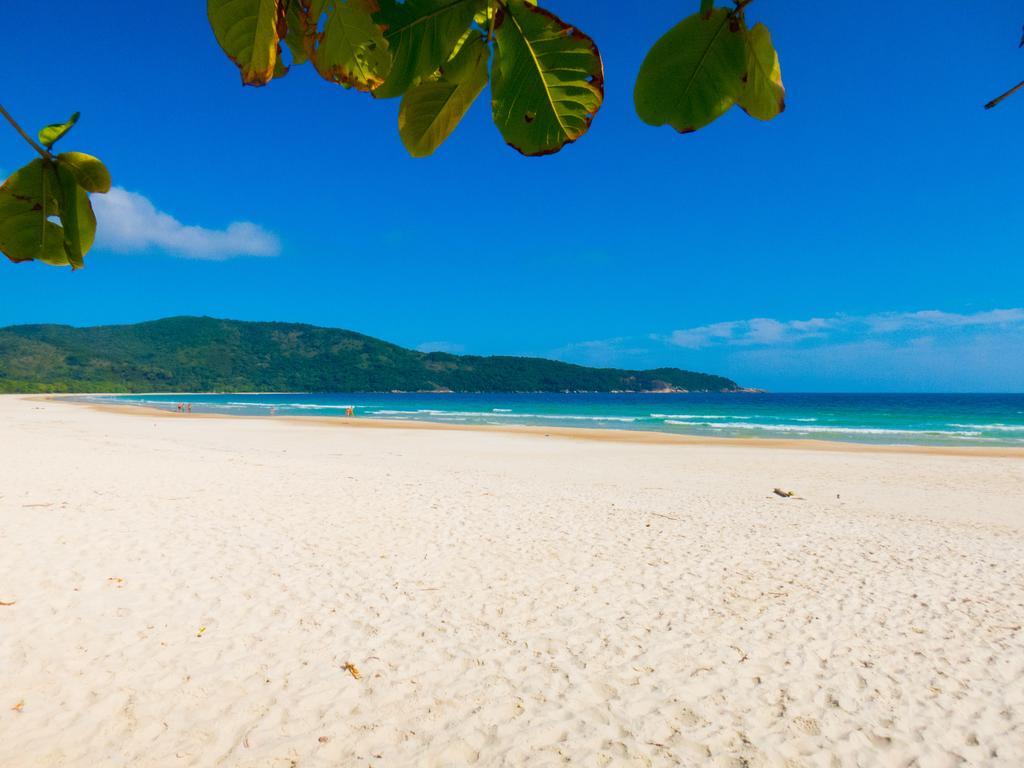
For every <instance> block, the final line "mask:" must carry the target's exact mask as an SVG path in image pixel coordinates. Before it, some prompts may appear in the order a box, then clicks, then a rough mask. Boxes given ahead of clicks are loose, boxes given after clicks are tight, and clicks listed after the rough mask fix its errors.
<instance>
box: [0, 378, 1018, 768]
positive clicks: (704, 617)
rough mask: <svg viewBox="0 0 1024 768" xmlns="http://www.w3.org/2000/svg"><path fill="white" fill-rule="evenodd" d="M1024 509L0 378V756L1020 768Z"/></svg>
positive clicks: (954, 476)
mask: <svg viewBox="0 0 1024 768" xmlns="http://www.w3.org/2000/svg"><path fill="white" fill-rule="evenodd" d="M549 432H550V431H549ZM776 486H781V487H784V488H792V489H793V490H795V491H797V492H798V494H799V497H800V498H794V499H782V498H779V497H777V496H775V495H773V494H772V493H771V491H772V489H773V488H775V487H776ZM1022 499H1024V460H1021V459H1020V458H1016V457H1012V456H986V455H981V454H979V455H976V456H951V455H941V454H927V453H910V452H899V453H879V452H868V451H855V450H840V449H835V448H834V447H833V448H832V449H831V450H815V449H813V448H791V449H790V450H777V449H773V448H771V447H765V446H761V445H740V446H737V445H714V444H702V443H693V444H685V443H678V444H676V443H672V444H669V443H660V442H633V443H623V442H617V441H602V440H578V439H570V438H569V437H568V436H562V435H557V434H555V435H553V436H552V437H550V438H546V437H544V436H543V434H537V433H536V432H532V431H524V432H521V433H509V432H489V431H480V430H435V429H409V428H405V427H401V426H399V427H392V428H388V429H354V428H346V427H334V428H324V427H323V426H322V425H320V424H317V423H300V422H294V421H291V422H289V421H285V420H269V419H266V420H258V419H233V418H224V419H201V418H186V417H180V418H179V417H176V415H172V416H170V417H168V416H155V415H152V414H145V413H135V414H131V415H126V414H123V413H112V412H101V411H98V410H95V409H91V408H86V407H82V406H80V405H73V404H68V403H61V402H55V401H49V402H40V401H32V400H27V399H23V398H17V397H0V697H2V698H0V766H4V767H6V766H17V767H18V768H22V767H23V766H28V767H31V766H50V765H66V766H133V767H134V766H212V765H231V766H235V765H237V766H274V767H277V766H280V767H281V768H286V767H288V766H299V767H305V766H378V767H382V766H463V765H471V764H475V765H483V766H491V765H529V766H549V765H552V766H553V765H566V764H572V765H581V766H606V765H607V766H619V765H636V766H648V765H650V766H670V765H694V766H702V765H715V766H735V767H736V768H740V767H741V766H748V767H751V766H788V767H790V768H794V767H796V766H842V767H845V766H917V767H918V768H929V767H931V766H936V767H939V766H956V765H965V764H966V765H977V766H989V765H991V766H1021V765H1024V629H1022V626H1021V625H1022V622H1024V557H1022V553H1024V501H1022Z"/></svg>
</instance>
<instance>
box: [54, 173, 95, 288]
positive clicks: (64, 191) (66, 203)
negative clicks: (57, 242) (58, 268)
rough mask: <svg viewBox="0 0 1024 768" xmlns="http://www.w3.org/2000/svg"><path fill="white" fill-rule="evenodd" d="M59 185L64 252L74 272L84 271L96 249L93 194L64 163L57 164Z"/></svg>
mask: <svg viewBox="0 0 1024 768" xmlns="http://www.w3.org/2000/svg"><path fill="white" fill-rule="evenodd" d="M57 182H58V184H59V186H60V197H61V205H60V223H61V225H62V226H63V228H64V250H65V252H66V253H67V258H68V263H69V264H70V265H71V268H72V269H81V268H82V267H84V266H85V254H86V253H88V251H89V249H90V248H92V241H93V240H94V239H95V237H96V216H95V215H94V214H93V210H92V203H90V202H89V194H88V193H87V192H86V191H85V190H84V189H82V188H81V187H80V186H78V180H77V178H76V177H75V174H74V172H73V171H72V170H71V169H70V168H69V167H68V166H66V165H63V164H62V163H57Z"/></svg>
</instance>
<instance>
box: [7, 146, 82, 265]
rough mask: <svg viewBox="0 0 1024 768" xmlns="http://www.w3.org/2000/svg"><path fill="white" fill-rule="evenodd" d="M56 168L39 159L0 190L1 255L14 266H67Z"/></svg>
mask: <svg viewBox="0 0 1024 768" xmlns="http://www.w3.org/2000/svg"><path fill="white" fill-rule="evenodd" d="M59 194H60V193H59V188H58V183H57V174H56V171H55V170H54V165H53V163H51V162H50V161H48V160H43V159H38V160H33V161H32V162H31V163H29V164H28V165H26V166H25V167H23V168H20V169H19V170H17V171H15V172H14V173H13V174H11V175H10V177H8V179H7V181H5V182H4V183H3V186H0V252H2V253H3V254H4V255H5V256H7V258H8V259H10V260H11V261H14V262H19V261H42V262H45V263H47V264H52V265H54V266H67V265H68V256H67V252H66V251H65V250H64V232H63V230H62V229H61V228H60V227H59V226H58V225H57V224H55V223H53V222H52V221H49V218H50V217H51V216H59V215H60V212H61V209H60V203H59V198H58V195H59Z"/></svg>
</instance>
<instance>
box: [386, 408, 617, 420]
mask: <svg viewBox="0 0 1024 768" xmlns="http://www.w3.org/2000/svg"><path fill="white" fill-rule="evenodd" d="M367 415H368V416H412V417H415V416H435V417H448V418H451V417H454V416H465V417H469V418H478V419H547V420H553V421H616V422H623V423H632V422H635V421H636V420H637V419H636V417H635V416H575V415H571V414H553V413H511V412H495V411H439V410H435V409H432V408H420V409H417V410H415V411H399V410H391V409H379V410H376V411H367Z"/></svg>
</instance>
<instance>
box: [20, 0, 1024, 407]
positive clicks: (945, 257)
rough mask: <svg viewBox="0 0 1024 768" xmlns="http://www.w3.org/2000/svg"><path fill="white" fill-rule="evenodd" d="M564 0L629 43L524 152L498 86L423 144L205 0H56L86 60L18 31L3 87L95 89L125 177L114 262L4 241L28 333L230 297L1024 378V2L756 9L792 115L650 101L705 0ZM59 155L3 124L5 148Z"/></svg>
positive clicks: (83, 100) (766, 377)
mask: <svg viewBox="0 0 1024 768" xmlns="http://www.w3.org/2000/svg"><path fill="white" fill-rule="evenodd" d="M545 5H546V7H548V8H549V9H551V10H552V11H554V12H556V13H558V14H559V15H561V16H562V17H563V18H564V19H566V20H567V21H569V22H572V23H575V24H578V25H579V26H580V28H581V29H583V30H585V31H586V32H588V33H589V34H590V35H591V36H592V37H594V38H595V39H596V41H597V42H598V45H599V46H600V48H601V51H602V54H603V56H604V60H605V69H606V100H605V105H604V108H603V109H602V110H601V112H600V113H599V114H598V116H597V118H596V120H595V121H594V125H593V128H592V130H591V132H590V134H588V135H587V136H585V137H584V138H583V139H581V140H580V141H579V142H578V143H576V144H575V145H572V146H569V147H567V148H566V149H565V150H564V151H563V152H562V153H560V154H558V155H556V156H553V157H547V158H538V159H527V158H523V157H521V156H520V155H518V154H517V153H516V152H514V151H513V150H511V149H509V148H507V147H505V145H504V144H503V142H502V140H501V138H500V136H499V134H498V132H497V130H496V128H495V127H494V125H493V123H492V122H491V120H490V113H489V101H488V98H487V95H486V93H485V95H484V96H483V97H482V98H481V99H480V100H479V101H478V102H477V104H476V105H475V106H474V108H473V110H472V111H471V113H470V114H469V115H468V116H467V118H466V120H465V121H464V122H463V124H462V126H460V128H459V129H458V130H457V131H456V133H455V135H454V136H453V137H452V139H450V140H449V142H448V143H447V144H446V145H445V146H444V147H442V148H441V150H440V151H439V152H438V153H437V154H436V155H435V156H433V157H431V158H429V159H426V160H413V159H411V158H409V157H408V156H407V154H406V153H405V151H404V149H403V147H402V145H401V143H400V141H399V139H398V136H397V130H396V115H397V109H398V102H397V101H389V102H371V100H370V99H368V98H367V97H365V96H363V95H361V94H357V93H354V92H349V91H345V90H343V89H341V88H339V87H337V86H332V85H329V84H327V83H325V82H324V81H322V80H320V79H319V78H318V77H317V76H316V75H315V73H314V72H312V71H311V70H309V68H308V67H304V68H296V69H294V70H293V71H292V72H291V73H290V74H289V75H288V76H287V77H285V78H284V79H282V80H280V81H277V82H275V83H273V84H271V85H270V86H268V87H266V88H260V89H253V88H243V87H241V85H240V82H239V77H238V73H237V70H235V69H234V68H233V66H232V65H231V64H230V62H228V61H227V59H226V58H225V57H224V56H223V54H222V53H221V52H220V50H219V48H218V47H217V45H216V43H215V41H214V39H213V37H212V34H211V32H210V30H209V27H208V26H207V24H206V19H205V14H204V13H203V11H202V10H201V8H200V6H201V4H200V3H155V2H143V3H139V2H128V0H105V2H102V3H81V2H71V1H70V0H65V1H63V2H53V3H48V4H47V9H48V10H47V21H46V29H47V42H46V45H47V48H48V49H50V50H52V51H59V52H60V55H46V56H41V55H39V45H40V42H39V38H38V37H37V36H33V35H29V34H24V35H13V36H10V39H9V40H8V41H7V50H6V55H7V57H8V59H9V60H10V61H13V62H22V63H23V64H24V66H18V67H13V68H10V69H9V70H8V72H7V74H6V75H5V77H4V88H3V94H2V103H3V104H4V106H5V107H6V108H7V109H8V110H10V111H11V112H12V113H14V114H15V115H16V116H17V117H18V118H19V120H21V121H22V122H23V123H24V124H25V125H26V126H31V127H32V129H33V130H35V129H36V128H38V127H39V126H41V125H42V124H45V123H47V122H52V121H54V120H57V119H63V118H64V117H66V116H67V114H69V113H70V112H72V111H74V110H81V111H82V119H81V122H80V123H79V125H78V126H77V127H76V128H75V129H74V131H73V133H72V134H71V135H70V136H69V137H68V138H67V139H65V140H64V143H63V145H62V148H63V149H78V150H82V151H88V152H91V153H93V154H96V155H98V156H99V157H101V158H102V159H103V160H104V161H105V162H106V163H107V165H108V166H109V168H110V169H111V171H112V173H113V176H114V183H115V185H116V186H117V187H118V191H117V193H116V194H114V195H113V196H112V197H110V198H109V199H107V200H104V201H103V202H102V203H100V202H97V209H98V215H99V218H100V238H101V245H98V246H97V247H96V248H95V249H94V250H93V252H92V253H90V255H89V257H88V259H87V264H88V266H87V268H86V269H85V270H83V271H80V272H78V273H71V272H70V271H68V270H55V269H52V268H47V267H44V266H41V265H35V264H25V265H12V264H7V263H6V262H5V263H4V264H0V324H2V325H7V324H14V323H30V322H32V323H35V322H61V323H71V324H75V325H92V324H100V323H120V322H134V321H139V320H146V319H153V318H157V317H163V316H168V315H176V314H208V315H214V316H219V317H231V318H238V319H253V320H257V319H258V320H289V321H302V322H310V323H316V324H320V325H329V326H337V327H345V328H351V329H353V330H358V331H361V332H364V333H368V334H371V335H374V336H379V337H382V338H385V339H388V340H390V341H394V342H397V343H400V344H403V345H406V346H410V347H418V346H423V347H424V348H441V349H451V350H453V351H460V352H469V353H475V354H492V353H500V354H530V355H544V356H556V357H560V358H562V359H566V360H570V361H574V362H581V363H587V364H600V365H620V366H626V367H648V366H659V365H675V366H681V367H686V368H690V369H696V370H705V371H711V372H715V373H722V374H725V375H729V376H731V377H733V378H735V379H737V380H738V381H740V382H741V383H743V384H747V385H750V386H761V387H767V388H771V389H776V390H904V391H911V390H922V391H928V390H989V391H997V390H1014V391H1021V390H1024V310H1021V309H1020V308H1021V307H1024V290H1022V287H1024V254H1022V249H1021V232H1020V221H1021V218H1022V213H1024V192H1022V191H1021V178H1022V176H1024V158H1022V153H1021V151H1020V146H1021V145H1020V140H1019V137H1020V130H1021V126H1022V125H1024V95H1018V96H1017V97H1015V98H1011V99H1009V100H1007V101H1006V102H1004V103H1003V104H1002V105H1001V106H1000V107H999V108H998V109H996V110H993V111H991V112H985V111H984V110H982V109H981V105H982V104H983V103H984V102H985V101H987V100H988V99H989V98H991V97H993V96H995V95H996V94H998V93H1000V92H1001V91H1002V90H1004V89H1005V88H1007V87H1009V86H1010V85H1013V84H1014V83H1016V82H1017V81H1019V80H1020V79H1021V78H1022V77H1024V51H1020V50H1018V49H1017V43H1018V41H1019V33H1020V25H1021V22H1022V21H1024V16H1022V15H1021V13H1020V7H1019V4H1018V3H1016V2H1011V1H1010V0H1005V1H1002V2H985V3H974V2H971V3H968V2H954V0H944V1H943V2H939V3H930V4H926V5H921V4H902V5H900V4H892V3H883V2H869V3H820V2H811V1H810V0H797V1H796V2H786V3H781V2H777V0H776V1H772V0H757V2H755V3H753V5H752V6H751V7H750V8H749V11H748V13H749V18H750V20H751V22H753V21H754V20H762V21H764V22H765V23H767V24H768V25H769V27H770V28H771V30H772V33H773V37H774V40H775V43H776V45H777V47H778V49H779V51H780V54H781V60H782V68H783V75H784V79H785V82H786V86H787V90H788V98H787V102H788V108H787V110H786V112H785V113H784V114H783V115H782V116H781V117H779V118H778V119H777V120H775V121H773V122H772V123H767V124H765V123H759V122H756V121H754V120H752V119H750V118H748V117H747V116H746V115H744V114H743V113H741V112H740V111H739V110H733V111H732V112H730V113H729V114H727V115H726V116H725V117H724V118H722V119H721V120H719V121H718V122H716V123H714V124H712V125H711V126H709V127H708V128H706V129H704V130H703V131H701V132H698V133H696V134H693V135H689V136H679V135H678V134H675V133H674V132H673V131H672V130H671V129H668V128H664V129H656V128H651V127H648V126H646V125H644V124H642V123H641V122H640V121H639V119H638V118H637V117H636V116H635V114H634V112H633V108H632V84H633V81H634V79H635V76H636V72H637V70H638V68H639V66H640V63H641V61H642V60H643V56H644V53H645V52H646V50H647V49H648V48H649V47H650V45H652V44H653V43H654V41H655V40H656V39H657V38H658V37H659V36H660V35H661V34H662V33H663V32H664V31H666V30H667V29H669V28H670V27H671V26H672V25H673V24H674V23H675V22H676V21H678V20H679V19H680V18H681V17H682V16H684V15H686V14H688V13H690V12H692V11H694V10H696V8H697V6H698V2H697V0H692V2H663V1H657V2H650V3H635V4H626V5H628V6H629V7H637V8H640V9H641V10H635V11H629V12H626V13H623V12H622V11H621V10H616V9H621V8H623V7H624V4H622V3H614V4H613V3H611V2H604V1H603V0H589V1H588V2H584V0H549V1H548V2H547V3H545ZM186 6H188V7H186ZM193 6H195V7H193ZM39 23H40V14H39V9H38V8H35V7H32V6H31V4H11V3H7V4H4V6H3V8H2V9H0V24H2V26H3V27H4V28H6V29H15V30H17V29H21V30H27V29H33V28H38V26H39ZM31 157H32V155H31V150H29V149H28V147H27V146H25V145H24V144H23V143H22V142H21V141H20V139H18V137H17V136H16V135H15V134H14V133H13V131H11V130H9V129H8V128H7V127H6V126H5V125H0V171H6V172H9V171H10V170H12V169H13V168H15V167H17V166H18V165H21V164H22V163H24V162H27V161H28V160H30V159H31ZM239 252H248V253H256V254H261V255H255V256H238V255H237V254H238V253H239ZM225 256H234V258H224V257H225Z"/></svg>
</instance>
